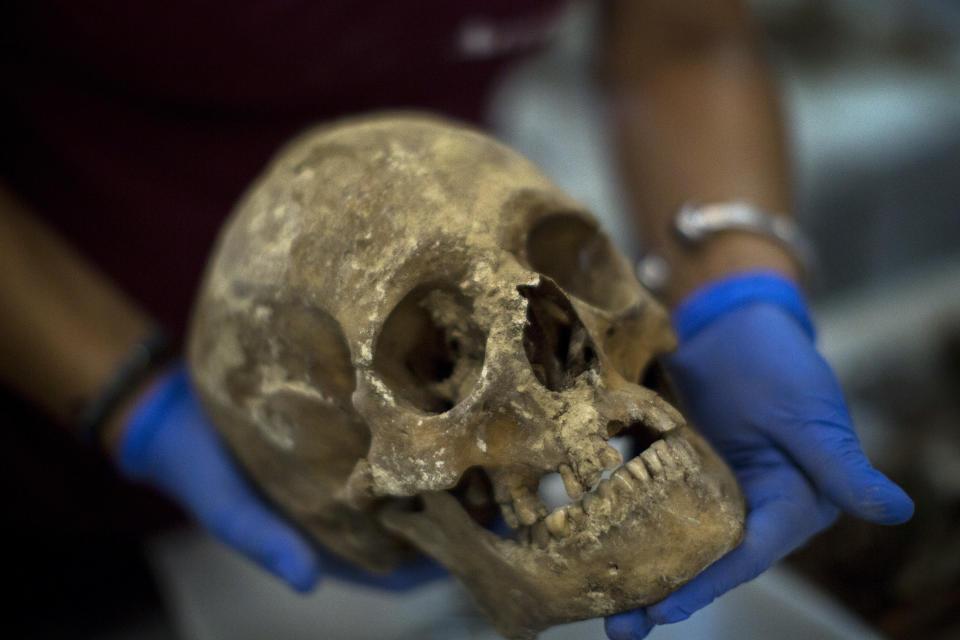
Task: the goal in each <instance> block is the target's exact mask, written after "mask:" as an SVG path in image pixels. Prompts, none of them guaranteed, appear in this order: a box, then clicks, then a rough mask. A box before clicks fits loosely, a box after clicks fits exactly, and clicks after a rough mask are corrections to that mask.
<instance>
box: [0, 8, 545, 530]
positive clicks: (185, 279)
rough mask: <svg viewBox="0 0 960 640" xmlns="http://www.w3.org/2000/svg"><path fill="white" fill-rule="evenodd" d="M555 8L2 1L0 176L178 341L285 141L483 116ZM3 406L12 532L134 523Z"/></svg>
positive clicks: (77, 466)
mask: <svg viewBox="0 0 960 640" xmlns="http://www.w3.org/2000/svg"><path fill="white" fill-rule="evenodd" d="M562 4H563V2H562V0H472V1H459V0H457V1H455V0H418V1H414V0H408V1H404V0H375V1H374V0H368V1H366V2H364V1H360V0H328V1H326V2H323V1H319V0H259V1H254V0H245V1H244V0H240V1H234V2H216V1H212V0H162V1H161V0H144V1H141V2H129V3H128V2H116V1H115V0H90V1H87V2H74V1H72V0H46V1H42V2H41V1H35V0H11V1H10V2H7V3H5V5H4V12H3V19H2V21H0V82H2V85H0V132H2V133H0V179H2V180H4V181H5V182H7V183H8V184H9V185H10V186H11V187H12V188H13V189H14V191H16V192H17V193H18V194H19V195H20V196H22V197H23V198H24V199H25V200H26V201H27V202H28V203H29V204H30V205H31V206H32V207H33V208H34V210H35V211H37V212H38V213H40V214H41V215H43V216H44V217H45V218H46V219H47V220H49V221H50V222H52V223H53V224H54V226H55V227H57V228H58V229H59V230H60V231H61V232H62V233H63V234H64V235H65V236H66V237H67V238H68V239H69V240H70V241H71V242H72V243H73V244H74V245H75V246H77V247H79V248H80V249H81V251H83V252H84V253H85V254H86V255H87V256H88V257H89V258H90V259H91V260H93V261H94V262H95V263H96V264H98V265H99V266H100V267H101V268H102V269H103V270H104V271H106V272H107V273H108V274H109V275H110V277H112V278H114V279H115V281H116V282H118V283H119V284H120V285H121V286H122V288H123V289H124V290H126V291H127V293H129V294H130V295H132V296H133V297H134V298H135V299H136V300H137V301H138V302H139V303H140V304H142V305H143V306H144V307H145V308H146V309H147V310H148V311H149V312H150V313H151V314H153V316H154V317H155V318H157V319H158V320H159V321H160V322H161V323H162V324H164V325H165V326H166V327H167V328H168V329H169V330H171V331H172V332H173V333H174V334H175V335H176V334H179V333H180V332H181V331H182V330H183V328H184V325H185V323H186V320H187V316H188V312H189V307H190V303H191V301H192V298H193V295H194V291H195V288H196V286H197V283H198V280H199V277H200V275H201V272H202V268H203V265H204V262H205V259H206V256H207V253H208V251H209V249H210V246H211V244H212V242H213V239H214V236H215V234H216V231H217V229H218V227H219V225H220V223H221V222H222V221H223V219H224V217H225V216H226V215H227V214H228V213H229V211H230V209H231V207H232V205H233V203H234V201H235V200H236V199H237V198H238V196H239V195H240V193H241V192H242V190H243V189H244V188H245V187H246V185H247V184H248V183H249V182H250V181H251V179H252V178H253V177H254V176H255V175H256V174H257V173H258V172H259V171H260V170H261V169H262V168H263V166H264V164H265V163H266V161H267V160H268V159H269V157H270V155H271V154H272V153H273V152H274V151H275V150H276V149H277V148H278V147H279V146H280V145H281V144H282V143H283V142H284V141H285V140H286V139H287V138H289V137H290V136H292V135H293V134H295V133H296V132H297V131H298V130H299V129H301V128H303V127H304V126H306V125H308V124H310V123H314V122H318V121H323V120H329V119H332V118H336V117H339V116H343V115H347V114H355V113H359V112H363V111H368V110H373V109H384V108H411V107H412V108H425V109H430V110H434V111H440V112H443V113H446V114H448V115H451V116H455V117H460V118H464V119H468V120H474V121H477V120H478V119H479V118H480V116H481V113H482V109H483V102H484V97H485V95H486V93H487V92H488V90H489V88H490V86H491V83H492V82H493V80H494V79H495V77H496V76H497V74H498V73H500V72H501V71H502V70H503V68H504V66H505V64H506V63H508V62H509V61H511V60H512V59H515V58H516V57H518V56H520V55H522V54H524V53H527V52H529V51H531V50H533V49H535V48H537V46H539V45H540V44H542V43H543V42H544V41H545V40H546V39H547V38H548V37H549V35H550V34H551V32H552V31H553V29H554V27H555V26H556V23H557V19H558V17H559V10H560V8H561V6H562ZM0 312H2V310H0ZM0 409H2V410H3V414H4V421H5V423H6V424H9V425H11V426H13V427H21V428H12V429H2V430H0V450H2V451H3V454H2V456H3V458H5V460H3V464H2V465H0V484H2V485H4V486H7V487H16V490H14V491H10V492H7V493H6V494H5V495H6V496H7V498H6V500H7V502H6V503H5V512H6V513H7V514H8V515H10V517H11V521H12V522H16V523H17V525H18V526H19V527H22V528H24V529H25V530H31V529H36V528H42V529H50V528H53V529H54V530H57V531H60V532H61V533H63V532H66V531H89V530H94V531H111V530H116V529H118V528H130V527H134V528H136V522H137V521H138V520H139V521H140V522H141V524H142V521H143V519H144V517H143V515H141V516H140V517H139V518H138V517H137V514H136V513H134V512H135V511H138V510H140V511H142V510H143V509H142V507H143V499H142V496H141V497H137V496H132V497H131V496H130V495H129V494H128V492H126V490H122V489H120V488H118V486H117V485H116V483H115V482H113V481H112V480H111V478H110V475H109V473H108V472H107V467H106V465H104V464H103V462H102V461H101V460H99V459H98V458H96V457H94V456H84V455H80V454H79V453H78V451H76V450H75V445H74V444H73V443H72V441H71V440H70V439H69V438H68V437H66V436H65V435H64V434H62V433H60V432H58V431H56V430H53V429H50V428H47V427H43V426H42V425H39V424H38V423H37V420H36V419H35V418H36V417H35V416H31V414H30V410H29V408H28V407H25V406H23V405H22V403H19V401H18V400H17V399H16V398H13V397H10V396H8V395H7V394H6V393H5V392H4V391H3V390H2V389H0ZM148 511H149V510H148ZM31 522H34V523H35V524H31Z"/></svg>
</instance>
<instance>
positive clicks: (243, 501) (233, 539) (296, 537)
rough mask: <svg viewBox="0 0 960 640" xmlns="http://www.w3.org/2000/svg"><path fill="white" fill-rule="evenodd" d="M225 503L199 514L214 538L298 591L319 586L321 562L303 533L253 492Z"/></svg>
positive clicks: (227, 498) (225, 498)
mask: <svg viewBox="0 0 960 640" xmlns="http://www.w3.org/2000/svg"><path fill="white" fill-rule="evenodd" d="M221 501H222V502H221V503H220V504H219V505H217V506H215V507H212V508H211V507H210V506H209V505H203V506H202V507H200V508H199V509H198V510H197V511H196V512H195V515H196V516H197V517H198V519H199V520H200V521H201V523H202V524H203V525H204V526H206V528H207V529H208V530H209V531H210V532H211V533H212V534H213V535H214V536H216V537H217V538H218V539H219V540H221V541H222V542H224V543H226V544H227V545H229V546H231V547H233V548H234V549H236V550H237V551H239V552H240V553H242V554H243V555H245V556H247V557H248V558H250V559H251V560H253V561H254V562H256V563H257V564H259V565H260V566H261V567H263V568H264V569H266V570H267V571H269V572H270V573H272V574H274V575H275V576H277V577H278V578H280V579H281V580H283V581H285V582H286V583H287V584H289V585H290V586H291V587H293V588H294V589H295V590H297V591H301V592H306V591H310V590H311V589H313V588H314V587H315V586H316V584H317V582H318V581H319V579H320V567H319V561H318V559H317V557H316V554H315V553H314V552H313V549H312V548H311V546H310V545H309V543H307V542H306V541H305V540H304V539H303V538H302V537H301V536H300V534H299V533H297V532H296V531H295V530H294V529H293V528H292V527H290V526H289V525H288V524H287V523H285V522H284V521H282V520H281V519H280V518H279V517H277V516H276V515H275V514H274V513H273V512H272V511H270V510H269V509H267V508H266V507H264V506H263V505H262V504H261V503H260V502H259V500H258V499H257V498H256V497H255V496H254V495H253V494H252V493H246V495H245V494H244V493H243V492H239V493H234V494H233V495H224V496H221Z"/></svg>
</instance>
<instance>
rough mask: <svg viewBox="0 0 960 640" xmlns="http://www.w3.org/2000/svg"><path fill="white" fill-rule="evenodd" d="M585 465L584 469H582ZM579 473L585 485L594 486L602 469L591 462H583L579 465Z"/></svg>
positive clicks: (601, 473) (598, 480)
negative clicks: (583, 463)
mask: <svg viewBox="0 0 960 640" xmlns="http://www.w3.org/2000/svg"><path fill="white" fill-rule="evenodd" d="M584 467H586V469H584ZM580 475H581V476H583V483H584V485H585V486H587V487H593V486H596V484H597V483H598V482H600V477H601V476H602V475H603V469H601V468H600V467H597V466H595V465H592V464H585V465H583V466H581V467H580Z"/></svg>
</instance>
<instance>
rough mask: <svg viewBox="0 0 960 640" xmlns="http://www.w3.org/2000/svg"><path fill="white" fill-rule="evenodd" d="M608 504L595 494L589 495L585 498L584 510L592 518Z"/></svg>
mask: <svg viewBox="0 0 960 640" xmlns="http://www.w3.org/2000/svg"><path fill="white" fill-rule="evenodd" d="M606 504H607V501H606V500H605V499H604V498H603V497H602V496H597V495H595V494H593V493H588V494H587V495H585V496H583V510H584V511H586V512H587V514H588V515H590V516H591V517H593V516H596V515H597V514H599V513H600V511H601V510H602V509H603V507H604V505H606Z"/></svg>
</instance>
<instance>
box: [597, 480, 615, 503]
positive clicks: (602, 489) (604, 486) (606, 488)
mask: <svg viewBox="0 0 960 640" xmlns="http://www.w3.org/2000/svg"><path fill="white" fill-rule="evenodd" d="M597 495H599V496H600V497H601V498H603V499H604V500H611V499H613V485H612V484H610V480H608V479H606V478H604V479H603V480H601V481H600V484H599V485H597Z"/></svg>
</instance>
